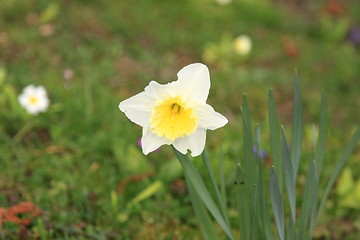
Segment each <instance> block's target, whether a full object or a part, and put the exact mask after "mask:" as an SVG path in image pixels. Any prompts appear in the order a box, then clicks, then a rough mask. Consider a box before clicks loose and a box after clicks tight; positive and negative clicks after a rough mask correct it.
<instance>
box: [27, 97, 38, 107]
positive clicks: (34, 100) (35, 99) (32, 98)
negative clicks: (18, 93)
mask: <svg viewBox="0 0 360 240" xmlns="http://www.w3.org/2000/svg"><path fill="white" fill-rule="evenodd" d="M38 101H39V99H38V98H37V97H36V96H30V97H29V103H30V104H31V105H35V104H36V103H37V102H38Z"/></svg>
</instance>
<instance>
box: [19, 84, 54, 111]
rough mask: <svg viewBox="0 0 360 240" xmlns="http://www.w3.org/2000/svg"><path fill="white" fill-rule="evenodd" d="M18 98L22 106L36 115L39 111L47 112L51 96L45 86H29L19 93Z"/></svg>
mask: <svg viewBox="0 0 360 240" xmlns="http://www.w3.org/2000/svg"><path fill="white" fill-rule="evenodd" d="M18 100H19V102H20V104H21V106H22V107H24V108H25V109H26V111H27V112H28V113H29V114H32V115H36V114H38V113H39V112H45V111H46V110H47V108H48V107H49V98H48V96H47V94H46V90H45V88H44V87H43V86H38V87H35V86H34V85H29V86H27V87H26V88H24V90H23V92H22V93H21V94H20V95H19V97H18Z"/></svg>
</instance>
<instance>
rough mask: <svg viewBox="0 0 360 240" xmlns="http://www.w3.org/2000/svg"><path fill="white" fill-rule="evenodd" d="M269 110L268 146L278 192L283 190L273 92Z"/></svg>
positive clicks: (278, 131) (277, 123) (279, 139)
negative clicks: (276, 177) (276, 179)
mask: <svg viewBox="0 0 360 240" xmlns="http://www.w3.org/2000/svg"><path fill="white" fill-rule="evenodd" d="M268 108H269V127H270V146H271V153H272V159H273V165H274V166H275V172H276V176H278V183H279V188H280V192H282V190H283V179H284V177H283V170H282V157H281V138H280V131H281V130H280V124H279V120H278V116H277V112H276V106H275V100H274V95H273V92H272V91H271V90H270V91H269V96H268Z"/></svg>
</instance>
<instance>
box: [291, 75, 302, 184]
mask: <svg viewBox="0 0 360 240" xmlns="http://www.w3.org/2000/svg"><path fill="white" fill-rule="evenodd" d="M303 125H304V123H303V113H302V100H301V90H300V83H299V78H298V75H297V72H295V91H294V108H293V122H292V137H291V149H290V152H291V160H292V162H293V168H294V169H293V170H294V178H296V176H297V173H298V170H299V162H300V155H301V147H302V137H303Z"/></svg>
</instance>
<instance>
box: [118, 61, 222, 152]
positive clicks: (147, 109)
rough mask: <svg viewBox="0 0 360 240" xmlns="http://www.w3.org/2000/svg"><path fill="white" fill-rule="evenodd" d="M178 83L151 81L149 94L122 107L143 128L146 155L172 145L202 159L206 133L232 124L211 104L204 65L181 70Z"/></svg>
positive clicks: (130, 100)
mask: <svg viewBox="0 0 360 240" xmlns="http://www.w3.org/2000/svg"><path fill="white" fill-rule="evenodd" d="M177 76H178V80H177V81H173V82H170V83H168V84H164V85H162V84H159V83H157V82H155V81H151V82H150V83H149V85H148V86H147V87H146V88H145V90H144V91H143V92H141V93H139V94H137V95H135V96H133V97H130V98H128V99H126V100H124V101H122V102H121V103H120V104H119V108H120V110H121V111H122V112H124V113H125V115H126V116H127V117H128V118H129V119H130V120H131V121H132V122H134V123H136V124H138V125H140V126H141V127H143V130H142V139H141V141H142V150H143V153H144V154H145V155H147V154H148V153H150V152H152V151H154V150H156V149H157V148H159V147H160V146H162V145H164V144H167V145H170V144H172V145H173V146H174V147H175V148H176V149H177V150H178V151H179V152H181V153H183V154H186V153H187V150H190V151H191V155H192V156H198V155H200V154H201V153H202V152H203V150H204V147H205V139H206V130H207V129H210V130H215V129H217V128H220V127H223V126H224V125H225V124H226V123H227V122H228V120H227V119H226V118H225V117H224V116H223V115H221V114H220V113H217V112H215V110H214V109H213V108H212V107H211V106H210V105H208V104H206V100H207V97H208V95H209V90H210V75H209V70H208V68H207V67H206V66H205V65H204V64H201V63H194V64H190V65H188V66H186V67H184V68H183V69H181V70H180V71H179V72H178V74H177Z"/></svg>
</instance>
